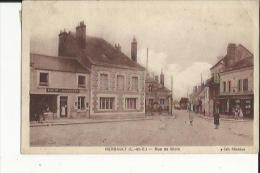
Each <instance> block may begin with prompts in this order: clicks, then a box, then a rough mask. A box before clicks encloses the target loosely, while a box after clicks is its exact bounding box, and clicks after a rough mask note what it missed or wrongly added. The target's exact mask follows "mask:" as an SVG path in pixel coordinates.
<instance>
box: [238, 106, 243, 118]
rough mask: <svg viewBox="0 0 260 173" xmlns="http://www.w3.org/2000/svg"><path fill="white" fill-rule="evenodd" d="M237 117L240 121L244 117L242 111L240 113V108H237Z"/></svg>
mask: <svg viewBox="0 0 260 173" xmlns="http://www.w3.org/2000/svg"><path fill="white" fill-rule="evenodd" d="M238 116H239V118H241V119H243V117H244V114H243V111H242V109H241V107H240V108H239V112H238Z"/></svg>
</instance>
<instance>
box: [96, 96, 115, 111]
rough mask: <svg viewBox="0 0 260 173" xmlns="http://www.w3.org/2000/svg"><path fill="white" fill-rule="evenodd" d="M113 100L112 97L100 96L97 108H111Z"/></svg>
mask: <svg viewBox="0 0 260 173" xmlns="http://www.w3.org/2000/svg"><path fill="white" fill-rule="evenodd" d="M114 100H115V98H113V97H100V100H99V109H102V110H111V109H113V107H114Z"/></svg>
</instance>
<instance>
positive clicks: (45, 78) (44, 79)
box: [39, 72, 49, 86]
mask: <svg viewBox="0 0 260 173" xmlns="http://www.w3.org/2000/svg"><path fill="white" fill-rule="evenodd" d="M39 85H40V86H48V85H49V73H47V72H40V78H39Z"/></svg>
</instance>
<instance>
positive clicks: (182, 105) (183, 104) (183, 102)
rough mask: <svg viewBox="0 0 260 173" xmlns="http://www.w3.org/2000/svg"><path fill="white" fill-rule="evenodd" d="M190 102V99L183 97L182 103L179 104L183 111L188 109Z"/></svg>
mask: <svg viewBox="0 0 260 173" xmlns="http://www.w3.org/2000/svg"><path fill="white" fill-rule="evenodd" d="M188 102H189V99H188V98H186V97H182V98H181V99H180V102H179V104H180V107H181V109H187V107H188Z"/></svg>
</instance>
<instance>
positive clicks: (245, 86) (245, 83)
mask: <svg viewBox="0 0 260 173" xmlns="http://www.w3.org/2000/svg"><path fill="white" fill-rule="evenodd" d="M243 91H248V79H244V80H243Z"/></svg>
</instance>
